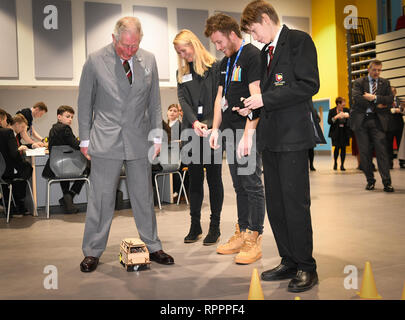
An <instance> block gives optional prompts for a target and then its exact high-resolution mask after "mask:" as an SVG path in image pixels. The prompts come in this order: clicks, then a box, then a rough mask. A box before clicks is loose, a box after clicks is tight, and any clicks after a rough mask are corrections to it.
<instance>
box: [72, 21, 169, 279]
mask: <svg viewBox="0 0 405 320" xmlns="http://www.w3.org/2000/svg"><path fill="white" fill-rule="evenodd" d="M142 35H143V33H142V27H141V23H140V22H139V20H138V19H137V18H134V17H124V18H121V19H120V20H119V21H118V22H117V23H116V25H115V29H114V34H113V35H112V39H113V42H112V43H111V44H109V45H107V46H106V47H104V48H102V49H100V50H98V51H97V52H95V53H92V54H90V55H89V57H88V59H87V61H86V63H85V64H84V66H83V71H82V76H81V79H80V87H79V99H78V119H79V134H80V138H81V141H82V142H81V145H80V146H81V151H82V153H83V154H84V155H85V156H86V157H87V158H88V159H90V158H91V171H92V172H91V175H90V181H91V186H90V194H89V201H88V206H87V215H86V225H85V230H84V237H83V247H82V249H83V254H84V256H85V258H84V260H83V261H82V263H81V264H80V270H81V271H82V272H91V271H94V270H95V269H96V268H97V265H98V262H99V258H100V256H101V255H102V253H103V251H104V250H105V248H106V244H107V240H108V234H109V231H110V226H111V222H112V218H113V214H114V205H115V194H116V189H117V185H118V181H119V176H120V171H121V168H122V165H123V164H124V165H125V171H126V176H127V185H128V193H129V197H130V200H131V206H132V210H133V214H134V218H135V223H136V226H137V229H138V232H139V236H140V238H141V239H142V241H144V242H145V244H146V246H147V247H148V249H149V252H150V259H151V260H152V261H155V262H158V263H161V264H173V263H174V260H173V258H172V257H171V256H170V255H168V254H166V253H165V252H164V251H163V250H162V245H161V242H160V240H159V238H158V234H157V226H156V216H155V212H154V207H153V192H152V185H151V164H150V162H149V159H148V151H149V149H150V148H151V144H150V143H149V141H148V134H149V132H150V130H153V129H157V130H154V131H155V132H161V126H162V111H161V106H160V93H159V78H158V72H157V67H156V61H155V57H154V55H153V54H151V53H149V52H147V51H145V50H143V49H140V48H139V43H140V42H141V40H142ZM152 132H153V131H152ZM160 143H161V135H160V134H157V135H156V136H154V149H153V151H154V155H153V157H156V156H157V154H158V153H159V151H160Z"/></svg>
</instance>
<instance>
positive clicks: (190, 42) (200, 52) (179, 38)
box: [173, 29, 215, 83]
mask: <svg viewBox="0 0 405 320" xmlns="http://www.w3.org/2000/svg"><path fill="white" fill-rule="evenodd" d="M173 44H174V45H185V46H191V47H192V48H193V49H194V58H193V65H194V71H195V73H197V74H198V75H199V76H201V77H202V76H203V75H204V73H205V72H206V71H207V70H208V69H209V68H211V66H212V64H213V63H214V62H215V58H214V56H213V55H212V54H211V53H209V52H208V51H207V49H205V47H204V46H203V44H202V43H201V41H200V39H198V38H197V36H196V35H195V34H194V33H193V32H191V31H190V30H187V29H183V30H181V31H180V32H179V33H178V34H177V35H176V37H175V38H174V40H173ZM177 58H178V59H177V60H178V74H177V81H178V83H182V82H183V76H184V75H185V74H188V73H190V66H189V64H188V62H187V61H186V60H184V59H183V58H182V57H180V55H179V54H178V55H177Z"/></svg>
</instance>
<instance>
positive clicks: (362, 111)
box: [350, 76, 394, 132]
mask: <svg viewBox="0 0 405 320" xmlns="http://www.w3.org/2000/svg"><path fill="white" fill-rule="evenodd" d="M366 92H368V93H370V83H369V80H368V77H367V76H366V77H362V78H359V79H356V81H354V83H353V92H352V93H353V106H352V108H351V111H350V125H351V128H352V130H353V131H356V130H357V129H359V128H360V126H361V125H362V124H363V121H364V120H365V115H366V111H367V109H368V108H370V109H371V110H372V111H374V112H375V113H376V115H377V120H378V123H379V124H380V129H381V130H383V131H384V132H387V131H388V128H389V121H390V116H391V115H390V110H389V109H390V108H389V107H390V106H391V105H392V103H393V101H394V97H393V95H392V91H391V85H390V82H389V81H388V80H386V79H383V78H378V83H377V94H376V96H377V102H376V103H374V101H368V100H366V99H365V98H364V97H363V94H364V93H366ZM378 104H384V105H386V106H388V107H387V108H384V109H380V108H377V105H378Z"/></svg>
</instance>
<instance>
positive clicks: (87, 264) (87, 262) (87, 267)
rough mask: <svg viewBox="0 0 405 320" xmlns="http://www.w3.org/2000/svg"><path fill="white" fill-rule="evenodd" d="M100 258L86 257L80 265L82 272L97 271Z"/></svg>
mask: <svg viewBox="0 0 405 320" xmlns="http://www.w3.org/2000/svg"><path fill="white" fill-rule="evenodd" d="M98 260H99V258H96V257H85V258H84V260H83V261H82V263H81V264H80V271H81V272H92V271H94V270H96V269H97V265H98Z"/></svg>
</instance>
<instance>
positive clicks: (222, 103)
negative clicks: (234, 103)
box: [221, 96, 228, 112]
mask: <svg viewBox="0 0 405 320" xmlns="http://www.w3.org/2000/svg"><path fill="white" fill-rule="evenodd" d="M221 108H222V112H225V110H226V109H228V101H227V100H226V99H225V96H223V97H222V99H221Z"/></svg>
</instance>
